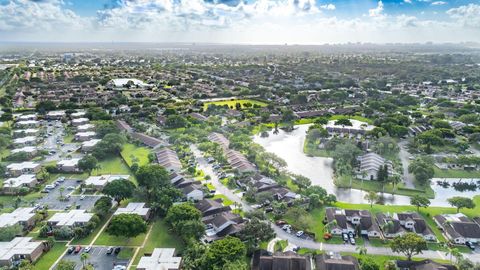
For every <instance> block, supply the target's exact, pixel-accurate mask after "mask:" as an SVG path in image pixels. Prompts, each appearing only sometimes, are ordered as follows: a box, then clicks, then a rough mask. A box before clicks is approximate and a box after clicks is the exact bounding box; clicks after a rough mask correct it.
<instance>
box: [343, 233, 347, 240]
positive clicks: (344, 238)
mask: <svg viewBox="0 0 480 270" xmlns="http://www.w3.org/2000/svg"><path fill="white" fill-rule="evenodd" d="M342 238H343V241H345V242H348V234H346V233H342Z"/></svg>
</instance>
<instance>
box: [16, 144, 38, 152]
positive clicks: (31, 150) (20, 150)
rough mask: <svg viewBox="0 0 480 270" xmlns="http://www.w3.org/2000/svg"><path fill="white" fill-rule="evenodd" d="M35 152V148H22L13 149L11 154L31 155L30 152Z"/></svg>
mask: <svg viewBox="0 0 480 270" xmlns="http://www.w3.org/2000/svg"><path fill="white" fill-rule="evenodd" d="M35 151H37V147H35V146H25V147H22V148H17V149H13V150H12V154H15V153H20V152H25V153H31V152H35Z"/></svg>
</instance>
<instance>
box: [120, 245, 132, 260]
mask: <svg viewBox="0 0 480 270" xmlns="http://www.w3.org/2000/svg"><path fill="white" fill-rule="evenodd" d="M134 253H135V249H134V248H122V250H121V251H120V253H118V256H117V258H118V259H120V260H131V259H132V257H133V254H134Z"/></svg>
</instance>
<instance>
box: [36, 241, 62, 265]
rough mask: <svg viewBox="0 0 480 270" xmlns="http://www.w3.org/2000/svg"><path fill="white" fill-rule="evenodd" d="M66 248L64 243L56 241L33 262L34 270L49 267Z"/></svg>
mask: <svg viewBox="0 0 480 270" xmlns="http://www.w3.org/2000/svg"><path fill="white" fill-rule="evenodd" d="M65 249H67V247H66V246H65V243H62V242H57V243H55V245H54V246H53V247H52V249H50V250H49V251H48V252H47V253H44V254H43V255H42V257H40V259H38V261H37V262H36V263H35V266H34V267H33V269H34V270H45V269H49V268H50V267H51V266H52V265H53V263H54V262H55V261H56V260H57V259H58V258H59V257H60V255H62V253H63V252H64V251H65Z"/></svg>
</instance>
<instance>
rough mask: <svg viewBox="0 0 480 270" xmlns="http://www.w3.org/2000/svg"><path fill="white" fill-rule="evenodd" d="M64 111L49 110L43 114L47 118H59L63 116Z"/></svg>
mask: <svg viewBox="0 0 480 270" xmlns="http://www.w3.org/2000/svg"><path fill="white" fill-rule="evenodd" d="M65 115H66V114H65V111H50V112H48V113H47V114H46V115H45V118H46V119H48V120H60V119H62V118H63V117H65Z"/></svg>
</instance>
